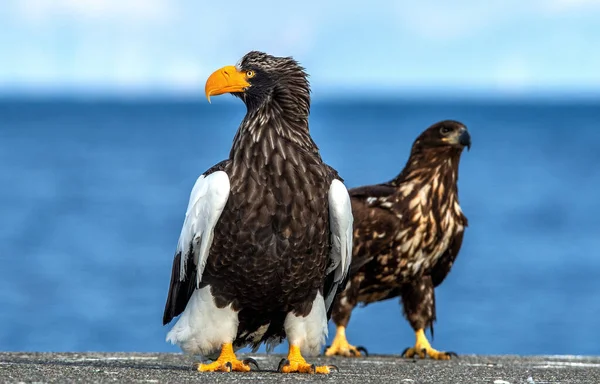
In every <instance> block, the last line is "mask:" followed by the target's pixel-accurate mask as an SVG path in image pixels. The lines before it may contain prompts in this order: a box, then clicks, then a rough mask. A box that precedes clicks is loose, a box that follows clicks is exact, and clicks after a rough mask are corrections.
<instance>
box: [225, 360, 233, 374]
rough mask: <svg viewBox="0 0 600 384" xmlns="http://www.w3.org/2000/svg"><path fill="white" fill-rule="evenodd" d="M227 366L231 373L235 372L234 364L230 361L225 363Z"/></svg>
mask: <svg viewBox="0 0 600 384" xmlns="http://www.w3.org/2000/svg"><path fill="white" fill-rule="evenodd" d="M225 366H226V367H227V368H229V372H231V371H232V370H233V364H231V361H228V362H226V363H225Z"/></svg>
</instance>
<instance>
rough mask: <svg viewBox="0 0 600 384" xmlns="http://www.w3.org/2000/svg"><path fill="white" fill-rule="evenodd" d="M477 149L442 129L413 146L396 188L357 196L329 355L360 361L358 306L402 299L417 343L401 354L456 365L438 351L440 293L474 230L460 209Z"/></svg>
mask: <svg viewBox="0 0 600 384" xmlns="http://www.w3.org/2000/svg"><path fill="white" fill-rule="evenodd" d="M465 146H466V147H467V148H469V149H470V147H471V137H470V135H469V132H468V131H467V128H466V127H465V126H464V125H463V124H461V123H459V122H457V121H452V120H447V121H441V122H438V123H436V124H434V125H432V126H431V127H429V128H428V129H426V130H425V131H424V132H423V133H422V134H421V135H420V136H419V137H418V138H417V139H416V140H415V142H414V144H413V146H412V150H411V153H410V157H409V159H408V162H407V163H406V166H405V167H404V169H403V170H402V172H401V173H400V174H399V175H398V176H397V177H396V178H395V179H393V180H392V181H390V182H387V183H383V184H377V185H369V186H363V187H359V188H354V189H351V190H350V196H351V200H352V210H353V213H354V240H353V242H354V247H353V259H352V265H351V267H350V277H349V280H348V283H347V285H346V287H345V290H344V291H343V293H342V294H340V295H338V297H337V298H336V301H335V304H334V309H333V314H332V319H333V321H334V323H335V324H336V326H337V333H336V336H335V339H334V340H333V342H332V344H331V346H330V347H329V348H327V350H326V351H325V354H326V355H328V356H332V355H341V356H360V351H361V350H363V352H365V353H366V350H364V348H363V347H355V346H352V345H350V344H349V343H348V341H347V339H346V327H347V325H348V321H349V320H350V314H351V312H352V309H353V308H354V307H355V306H356V304H357V303H364V304H369V303H374V302H377V301H382V300H386V299H390V298H394V297H397V296H400V297H401V300H402V303H403V306H404V315H405V316H406V318H407V319H408V321H409V323H410V325H411V326H412V328H413V329H414V331H415V335H416V343H415V346H414V347H412V348H407V349H406V350H405V351H404V352H403V353H402V355H403V356H406V357H414V356H416V355H418V356H419V357H421V358H425V357H426V355H427V356H429V357H431V358H433V359H439V360H447V359H450V357H451V356H452V355H456V354H455V353H453V352H440V351H437V350H435V349H433V348H432V347H431V345H430V344H429V341H428V340H427V337H426V336H425V329H426V328H428V327H429V328H430V329H431V333H432V335H433V322H434V321H435V319H436V315H435V296H434V288H435V287H437V286H438V285H440V284H441V283H442V281H444V278H445V277H446V276H447V275H448V273H449V272H450V268H451V267H452V264H453V263H454V261H455V260H456V256H457V255H458V252H459V250H460V247H461V244H462V240H463V233H464V230H465V227H466V226H467V225H468V222H467V218H466V217H465V215H464V214H463V212H462V210H461V208H460V206H459V202H458V187H457V181H458V165H459V161H460V156H461V154H462V151H463V148H464V147H465Z"/></svg>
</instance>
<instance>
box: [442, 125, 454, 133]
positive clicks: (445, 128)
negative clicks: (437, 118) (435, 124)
mask: <svg viewBox="0 0 600 384" xmlns="http://www.w3.org/2000/svg"><path fill="white" fill-rule="evenodd" d="M440 132H441V133H442V135H447V134H449V133H450V132H452V128H451V127H449V126H447V125H444V126H443V127H442V128H441V129H440Z"/></svg>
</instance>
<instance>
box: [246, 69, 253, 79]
mask: <svg viewBox="0 0 600 384" xmlns="http://www.w3.org/2000/svg"><path fill="white" fill-rule="evenodd" d="M246 77H248V78H251V77H254V71H252V70H250V71H246Z"/></svg>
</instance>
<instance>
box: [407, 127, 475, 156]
mask: <svg viewBox="0 0 600 384" xmlns="http://www.w3.org/2000/svg"><path fill="white" fill-rule="evenodd" d="M464 147H467V149H468V150H470V149H471V135H470V134H469V131H468V130H467V127H466V126H465V125H464V124H463V123H461V122H458V121H454V120H444V121H440V122H437V123H435V124H433V125H432V126H430V127H429V128H427V129H426V130H425V131H423V133H421V135H419V137H417V139H416V140H415V142H414V144H413V151H414V150H418V151H421V152H422V151H427V150H448V151H450V152H456V151H458V153H460V152H462V150H463V148H464Z"/></svg>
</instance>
